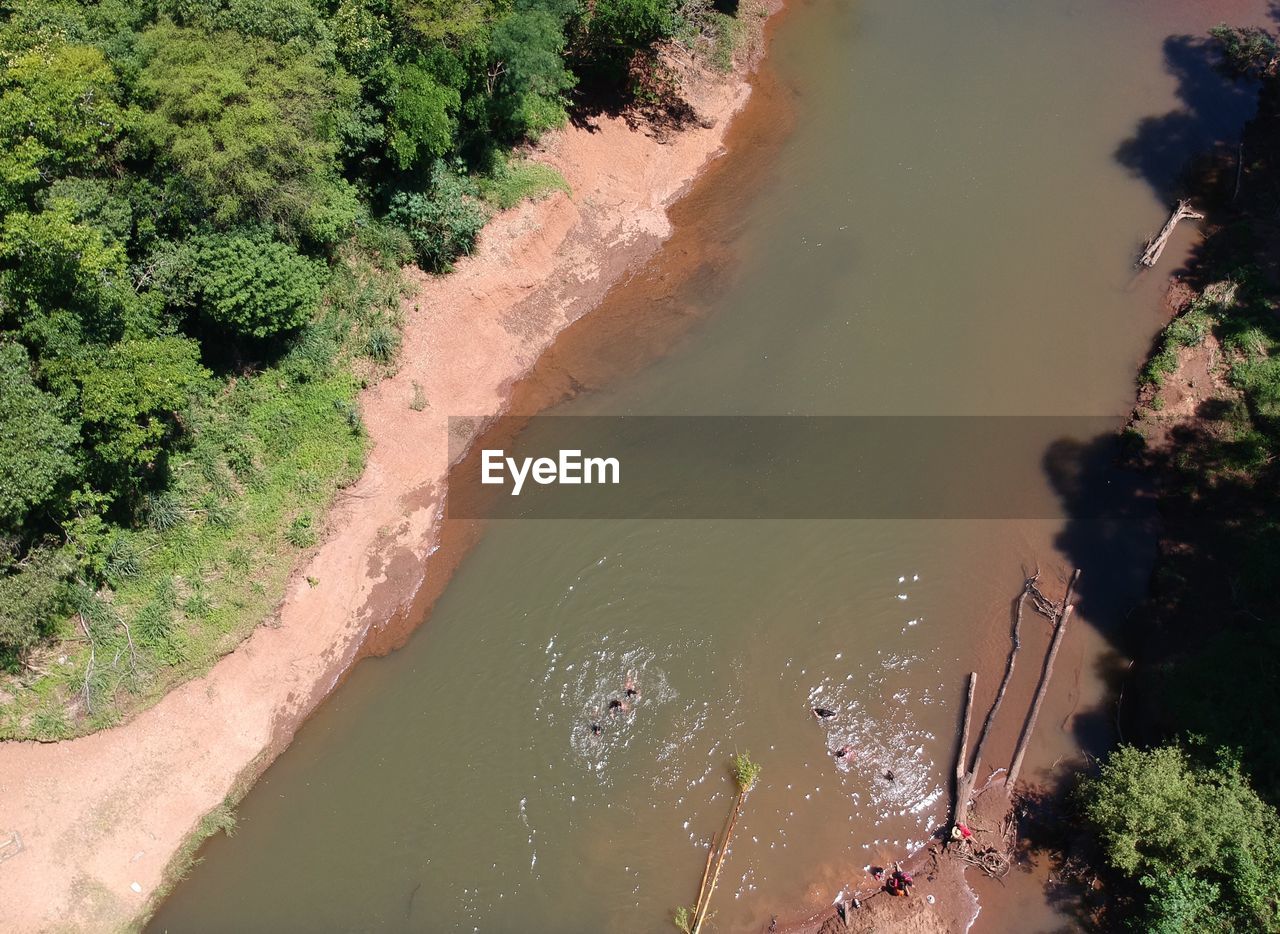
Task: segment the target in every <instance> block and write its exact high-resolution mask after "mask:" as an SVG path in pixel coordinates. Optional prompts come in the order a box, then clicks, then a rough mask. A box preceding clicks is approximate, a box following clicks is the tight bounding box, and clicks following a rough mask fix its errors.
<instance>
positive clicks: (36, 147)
mask: <svg viewBox="0 0 1280 934" xmlns="http://www.w3.org/2000/svg"><path fill="white" fill-rule="evenodd" d="M117 94H118V87H117V83H116V76H115V73H114V72H113V71H112V69H111V66H110V65H109V64H108V63H107V60H106V58H105V57H104V56H103V54H102V53H101V52H100V51H99V50H97V49H95V48H90V47H88V46H83V45H72V44H69V43H65V42H56V41H54V42H52V43H51V44H49V45H41V46H37V47H36V48H32V49H28V50H24V51H20V52H17V53H16V54H5V55H0V210H8V209H10V208H13V207H14V206H16V205H18V204H21V203H22V202H23V201H24V200H25V199H26V198H27V197H28V196H29V195H30V194H31V193H32V192H33V191H34V190H35V189H36V188H37V187H39V186H40V185H41V184H43V183H44V182H45V181H47V180H48V179H50V178H55V177H57V176H59V175H62V174H64V173H66V172H68V171H72V170H76V169H84V168H89V167H94V166H100V165H102V164H103V163H105V162H108V161H110V160H111V159H112V158H113V156H112V153H111V145H112V143H114V142H115V140H116V139H117V137H118V136H119V135H120V132H121V130H122V128H123V126H124V124H125V122H126V118H127V115H126V112H125V110H124V109H123V108H121V106H120V105H119V104H118V103H117V101H116V97H117Z"/></svg>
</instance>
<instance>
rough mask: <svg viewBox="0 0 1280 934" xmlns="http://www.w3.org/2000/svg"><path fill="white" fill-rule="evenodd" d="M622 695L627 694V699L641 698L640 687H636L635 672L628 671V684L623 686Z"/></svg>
mask: <svg viewBox="0 0 1280 934" xmlns="http://www.w3.org/2000/svg"><path fill="white" fill-rule="evenodd" d="M622 693H624V694H626V695H627V697H639V696H640V689H639V688H638V687H636V676H635V672H633V671H628V672H627V683H626V684H625V685H624V686H623V688H622Z"/></svg>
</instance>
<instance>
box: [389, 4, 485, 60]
mask: <svg viewBox="0 0 1280 934" xmlns="http://www.w3.org/2000/svg"><path fill="white" fill-rule="evenodd" d="M393 2H394V10H395V14H396V16H397V17H399V18H400V19H401V20H402V21H403V22H404V23H405V25H406V26H407V27H408V29H409V31H410V32H411V33H412V34H413V35H414V36H415V37H416V38H417V39H419V40H426V41H428V42H442V43H444V44H445V45H448V46H452V47H455V48H456V47H457V46H458V45H460V44H462V43H464V42H466V41H468V40H470V39H471V38H473V37H474V36H475V35H476V34H477V33H480V32H481V31H482V30H483V29H484V28H485V27H486V25H487V24H488V23H489V21H490V20H491V19H492V17H493V13H494V9H495V4H494V3H492V2H490V0H393Z"/></svg>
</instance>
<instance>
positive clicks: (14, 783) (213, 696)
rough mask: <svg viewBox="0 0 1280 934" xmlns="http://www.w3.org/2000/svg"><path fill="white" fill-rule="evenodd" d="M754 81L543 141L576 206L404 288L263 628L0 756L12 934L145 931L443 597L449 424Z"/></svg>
mask: <svg viewBox="0 0 1280 934" xmlns="http://www.w3.org/2000/svg"><path fill="white" fill-rule="evenodd" d="M772 9H773V8H767V9H766V8H764V7H762V8H761V11H762V12H770V11H772ZM757 28H758V27H757ZM753 57H754V56H753ZM753 66H754V61H752V62H745V63H743V64H742V65H741V67H739V68H738V69H737V71H736V72H735V73H734V74H733V75H731V76H728V77H721V76H714V77H712V76H706V75H704V76H702V78H701V79H699V80H698V81H696V82H695V83H693V84H692V85H691V86H690V87H691V94H690V99H691V102H692V103H693V105H694V108H695V110H696V111H697V113H698V114H699V115H700V116H701V117H702V118H704V119H703V122H702V123H701V124H700V125H692V126H689V127H686V128H684V129H681V130H680V131H678V132H675V133H671V132H665V133H656V132H654V131H653V130H652V128H651V127H649V126H648V125H646V124H645V123H644V122H643V121H641V122H639V123H635V122H634V121H631V122H629V121H628V119H627V117H626V116H625V115H624V116H617V115H599V116H595V117H591V118H588V119H586V120H584V121H582V122H581V123H580V124H579V125H575V126H571V127H568V128H566V129H565V130H563V131H559V132H556V133H554V134H551V135H550V136H549V137H548V138H547V139H546V140H545V141H544V143H543V144H542V145H540V146H539V148H538V150H537V152H536V153H535V154H534V158H536V159H539V160H542V161H546V162H548V163H549V164H552V165H554V166H556V167H557V168H559V169H560V170H561V171H562V173H563V174H564V175H565V177H566V178H567V180H568V181H569V183H570V185H571V187H572V189H573V192H574V193H573V195H572V197H566V196H564V195H562V194H555V195H553V196H552V197H550V198H548V199H547V200H545V201H542V202H539V203H536V204H525V205H523V206H521V207H519V208H517V209H515V210H513V211H511V212H508V213H506V214H504V215H502V216H500V217H498V218H497V219H495V220H494V221H493V222H492V223H491V224H490V225H489V226H488V227H487V228H486V229H485V231H484V234H483V237H482V239H481V244H480V247H479V249H478V250H477V252H476V254H475V255H474V256H473V257H471V258H468V259H466V260H464V261H463V262H461V263H459V264H458V268H457V271H456V272H455V273H454V274H452V275H450V276H449V277H447V278H442V279H432V278H429V277H425V276H420V277H418V278H417V279H416V280H415V286H416V290H415V293H414V295H413V296H411V297H410V298H409V299H408V300H407V301H406V305H405V309H404V316H405V328H404V347H403V351H402V355H401V359H402V363H401V366H400V368H399V370H398V372H397V373H396V375H395V376H394V377H392V378H389V379H387V380H384V381H383V382H381V383H379V384H377V385H376V386H374V387H372V388H371V389H369V390H368V391H366V393H365V394H364V396H363V398H362V409H363V412H364V416H365V423H366V425H367V427H368V430H369V433H370V439H371V442H372V445H371V454H370V458H369V463H368V466H367V467H366V469H365V472H364V474H363V475H362V477H361V479H360V480H359V482H358V483H357V484H355V485H354V486H353V487H351V488H350V489H348V490H347V491H345V493H344V494H343V495H342V496H341V498H340V500H339V502H338V503H337V504H336V505H335V507H334V509H333V511H332V513H331V515H330V517H329V521H328V523H327V525H326V536H325V538H324V541H323V542H322V544H321V545H320V546H319V547H318V548H317V549H316V550H315V552H314V553H313V554H312V555H311V556H310V557H309V558H308V559H307V560H306V561H305V562H304V564H303V566H301V567H300V568H298V569H297V571H296V572H295V574H294V576H293V578H292V582H291V585H290V587H289V591H288V595H287V597H286V599H285V602H284V603H283V605H282V606H281V608H280V611H279V614H278V617H277V619H276V620H275V621H274V622H273V623H272V624H270V625H267V626H264V627H261V628H259V629H258V630H257V631H256V632H254V633H253V635H252V636H251V637H250V638H249V639H247V640H246V641H245V642H244V643H243V644H242V645H241V646H240V647H239V648H238V649H237V650H236V651H235V652H233V653H232V654H230V655H228V656H227V657H225V658H223V659H222V660H221V661H220V662H219V663H218V664H217V665H216V666H214V668H213V669H212V670H211V671H210V672H209V673H208V674H207V675H205V676H204V677H201V678H199V679H196V680H193V681H191V682H189V683H188V684H186V685H183V686H182V687H180V688H178V689H177V690H175V691H173V692H172V693H171V694H169V695H168V696H167V697H165V698H164V699H163V700H161V701H160V702H159V703H158V704H157V705H156V706H155V707H153V708H151V709H150V710H147V711H145V712H144V713H142V714H141V715H139V716H138V717H137V718H136V719H134V720H133V721H131V722H130V723H128V724H126V725H124V726H121V727H118V728H115V729H112V730H108V731H104V732H102V733H99V734H96V735H93V736H89V737H85V738H82V739H77V740H74V741H70V742H64V743H57V744H47V745H46V744H37V743H8V744H5V745H4V746H3V747H0V776H3V777H2V778H0V829H3V831H5V832H6V833H10V832H11V833H13V834H15V838H14V839H16V840H18V841H19V844H18V845H19V847H20V849H19V850H18V852H17V853H16V855H14V856H12V857H11V858H7V859H6V860H5V861H4V864H3V867H2V870H0V900H3V902H4V904H5V920H6V924H7V925H9V926H10V927H11V929H13V930H21V931H37V930H48V929H54V928H57V929H66V928H78V929H84V930H102V929H108V928H115V927H119V926H127V925H129V924H131V923H134V922H135V921H136V919H138V918H139V917H140V916H143V915H145V914H146V913H147V912H148V910H149V908H150V907H151V906H152V905H153V904H154V899H155V898H156V897H157V896H158V894H159V893H162V892H163V890H164V887H165V884H166V881H167V872H168V871H169V867H170V863H171V860H172V859H173V858H174V856H175V854H177V853H178V852H179V851H180V849H181V848H182V846H183V844H184V842H185V841H186V840H187V839H188V837H189V835H190V834H191V833H192V832H193V830H194V829H195V828H196V826H197V825H198V823H199V821H200V819H201V817H202V816H203V815H205V814H206V813H209V812H210V811H212V810H213V809H215V808H217V807H219V806H220V805H221V804H222V803H223V802H224V800H225V799H227V798H228V796H235V795H237V794H238V793H240V791H242V790H243V788H244V787H245V786H246V785H248V784H250V783H251V782H252V781H253V780H254V778H255V777H256V776H257V775H258V774H260V773H261V771H262V770H263V769H264V768H265V767H266V766H267V765H268V764H269V763H270V762H271V761H272V759H274V758H275V756H276V755H278V754H279V752H280V751H281V750H282V749H283V748H284V747H285V746H286V745H287V744H288V743H289V741H290V740H291V738H292V736H293V734H294V732H295V731H296V729H297V728H298V725H299V724H300V722H301V721H302V720H303V719H304V718H305V717H306V716H307V715H308V714H309V713H310V712H311V711H312V710H313V709H314V708H315V707H316V705H317V704H318V703H319V702H320V700H321V699H323V698H324V697H325V696H326V695H327V694H328V693H329V692H330V691H331V690H332V689H333V687H334V686H335V684H336V683H337V682H338V681H339V680H340V679H341V677H342V676H343V674H344V672H345V671H346V670H347V669H348V668H349V666H350V665H351V663H352V662H353V661H354V660H355V659H356V658H357V657H358V656H359V655H360V653H361V651H362V647H364V646H365V644H366V637H367V636H368V635H369V633H370V632H371V631H373V630H378V629H385V627H386V624H387V622H388V621H389V620H396V619H403V618H404V616H405V614H406V611H407V608H408V607H409V606H410V605H411V603H412V601H413V599H414V597H415V595H416V594H419V593H420V591H422V589H423V579H424V568H426V571H425V573H426V575H427V580H426V584H427V588H428V589H429V588H438V587H440V586H442V584H443V580H444V579H445V578H447V574H448V568H447V567H439V566H437V565H432V564H429V563H428V562H427V560H426V559H427V557H428V555H429V554H430V553H431V552H432V551H433V549H435V548H436V546H437V544H438V541H437V538H438V533H439V514H440V503H441V500H442V497H443V495H444V482H445V477H446V473H447V469H448V450H449V448H448V444H447V437H448V435H447V432H448V424H447V417H448V415H450V414H455V413H458V412H467V413H471V414H474V415H477V416H481V417H483V416H485V415H492V414H496V413H498V412H500V411H502V409H503V408H504V406H505V404H506V403H507V400H508V396H509V393H510V390H511V387H512V385H513V384H514V383H515V382H516V381H517V379H518V378H519V377H520V376H521V374H523V373H524V372H525V371H527V370H528V368H529V367H530V366H531V365H532V364H533V362H534V361H535V360H537V359H538V357H539V355H540V354H541V353H542V352H543V351H544V350H545V349H546V348H547V347H548V346H549V345H550V344H551V342H552V341H553V339H554V338H555V335H556V334H557V333H558V332H559V331H561V330H562V329H563V328H565V327H566V326H567V325H568V324H570V323H571V322H572V321H574V320H575V319H577V318H579V317H581V316H582V315H584V314H586V313H587V312H588V311H590V310H591V308H592V307H594V306H595V305H596V304H597V303H598V302H599V300H600V298H601V297H602V296H603V295H604V294H605V292H606V291H607V290H608V289H609V287H610V286H611V285H612V284H613V283H614V282H615V281H617V280H618V279H619V278H621V277H623V276H624V275H625V274H626V273H627V271H628V270H630V269H632V268H634V267H635V266H636V265H637V264H638V263H640V262H641V261H642V260H643V259H644V258H645V257H647V256H648V255H650V254H651V253H652V252H653V251H654V250H655V249H656V248H657V247H658V245H659V244H660V243H661V242H662V241H663V239H664V238H665V237H666V236H667V235H668V234H669V232H670V229H671V228H670V223H669V221H668V219H667V216H666V209H667V208H668V206H670V205H671V204H672V203H673V202H674V201H675V200H676V199H677V198H679V196H680V195H681V193H682V192H683V191H684V190H685V189H686V188H687V186H688V185H689V183H690V182H691V181H692V179H693V178H694V177H695V176H697V175H698V174H699V173H700V171H701V170H702V169H703V168H704V166H705V165H706V164H707V163H708V161H709V160H711V159H713V158H714V157H715V156H716V155H717V154H718V153H719V152H720V151H721V148H722V145H723V142H724V138H725V134H726V131H727V128H728V125H729V122H730V120H731V118H732V117H733V115H734V114H735V113H737V111H738V110H739V109H740V108H741V107H742V106H743V105H744V104H745V102H746V100H747V98H748V96H749V93H750V84H749V74H750V71H751V68H752V67H753ZM419 393H421V394H422V395H423V396H424V397H425V399H426V401H427V404H426V406H425V407H424V408H422V409H421V411H419V410H418V409H416V408H415V407H414V406H413V405H412V402H413V400H414V399H415V398H416V397H417V396H418V394H419ZM392 627H393V628H394V623H393V624H392ZM374 641H375V642H376V641H377V640H376V638H375V640H374Z"/></svg>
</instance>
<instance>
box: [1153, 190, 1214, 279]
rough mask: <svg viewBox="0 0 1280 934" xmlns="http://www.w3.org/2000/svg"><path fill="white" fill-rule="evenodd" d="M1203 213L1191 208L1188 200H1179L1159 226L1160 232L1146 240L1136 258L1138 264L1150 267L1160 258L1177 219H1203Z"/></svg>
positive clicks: (1176, 224)
mask: <svg viewBox="0 0 1280 934" xmlns="http://www.w3.org/2000/svg"><path fill="white" fill-rule="evenodd" d="M1203 219H1204V215H1203V214H1201V213H1200V212H1199V211H1193V210H1192V209H1191V202H1190V201H1179V202H1178V206H1177V207H1176V208H1174V209H1173V213H1172V214H1170V215H1169V219H1168V220H1167V221H1165V222H1164V226H1163V227H1162V228H1160V232H1159V233H1158V234H1156V235H1155V237H1153V238H1152V239H1151V240H1150V241H1148V242H1147V248H1146V249H1145V250H1143V251H1142V256H1141V257H1139V258H1138V265H1139V266H1142V267H1144V268H1146V269H1150V268H1151V267H1152V266H1154V265H1155V264H1156V263H1157V262H1159V260H1160V254H1161V253H1163V252H1164V247H1165V244H1166V243H1168V242H1169V238H1170V237H1171V236H1173V229H1174V228H1175V227H1177V226H1178V222H1179V221H1184V220H1203Z"/></svg>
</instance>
